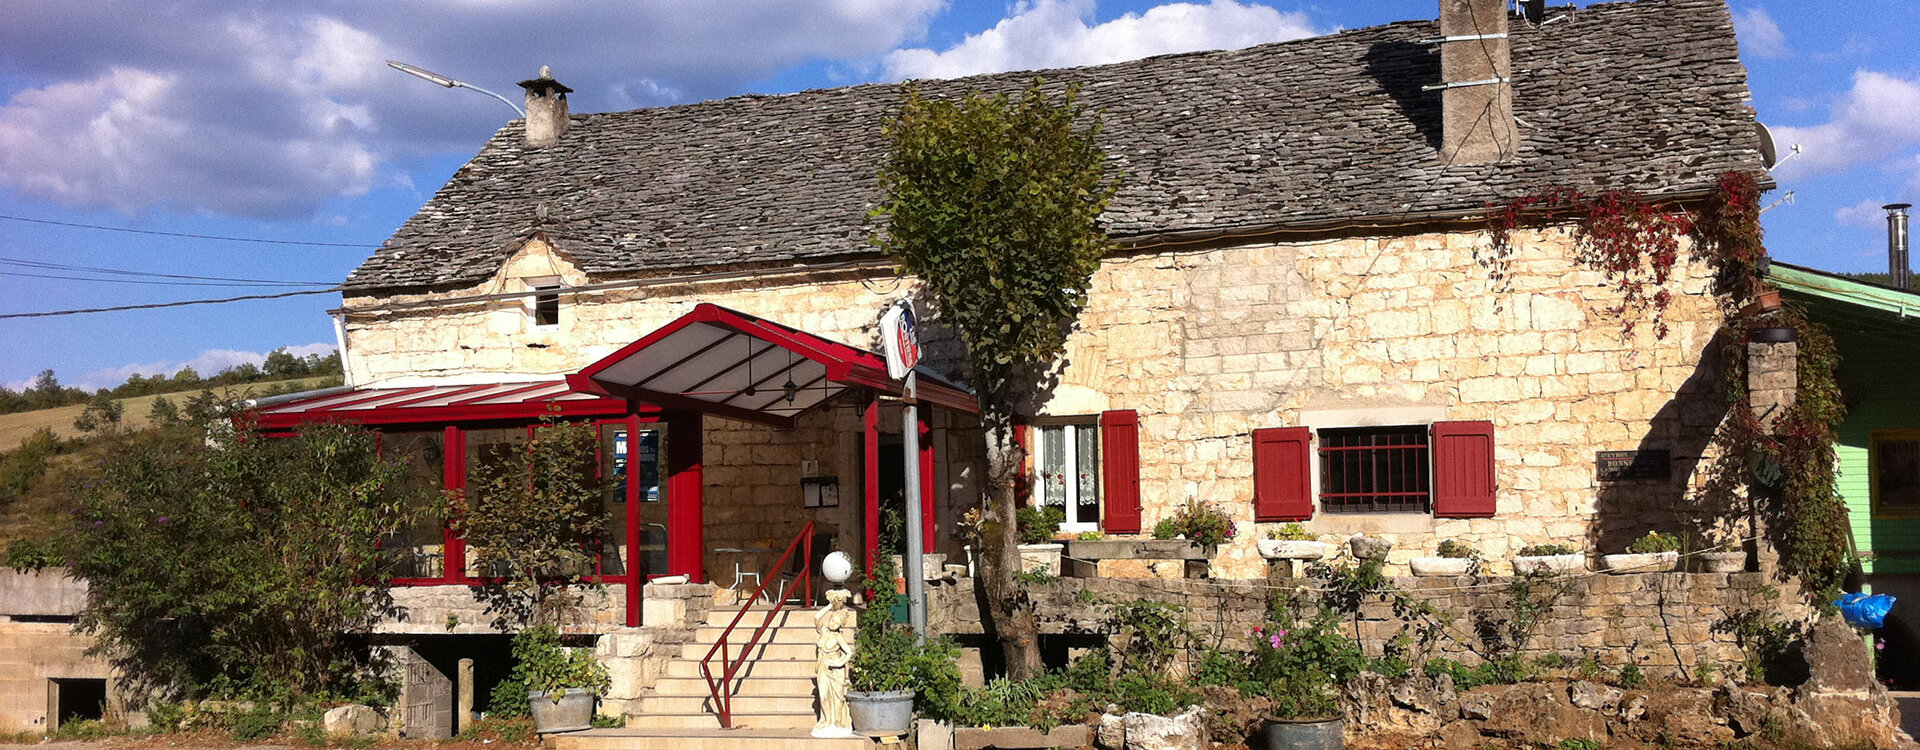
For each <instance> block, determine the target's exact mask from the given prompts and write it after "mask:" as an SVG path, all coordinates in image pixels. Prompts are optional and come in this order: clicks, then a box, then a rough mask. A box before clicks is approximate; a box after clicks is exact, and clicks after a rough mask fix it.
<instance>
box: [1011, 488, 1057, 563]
mask: <svg viewBox="0 0 1920 750" xmlns="http://www.w3.org/2000/svg"><path fill="white" fill-rule="evenodd" d="M1066 520H1067V511H1066V509H1065V508H1061V507H1060V506H1058V505H1048V506H1045V507H1042V508H1035V507H1032V506H1028V507H1025V508H1021V509H1020V510H1018V511H1015V512H1014V524H1015V526H1016V527H1017V529H1018V533H1019V534H1020V569H1021V571H1022V572H1033V571H1036V570H1044V571H1046V572H1047V574H1048V575H1056V576H1057V575H1060V551H1061V550H1063V549H1065V545H1062V544H1060V543H1058V542H1055V541H1054V540H1053V537H1054V535H1056V534H1058V533H1060V524H1062V523H1065V522H1066Z"/></svg>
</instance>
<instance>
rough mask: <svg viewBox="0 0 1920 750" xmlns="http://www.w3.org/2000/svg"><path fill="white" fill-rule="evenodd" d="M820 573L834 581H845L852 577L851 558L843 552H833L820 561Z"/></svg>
mask: <svg viewBox="0 0 1920 750" xmlns="http://www.w3.org/2000/svg"><path fill="white" fill-rule="evenodd" d="M820 574H821V575H823V576H826V577H827V580H829V581H832V582H834V583H846V582H847V579H848V578H851V577H853V559H852V558H850V557H847V553H845V552H835V553H832V554H829V555H827V559H825V560H821V561H820Z"/></svg>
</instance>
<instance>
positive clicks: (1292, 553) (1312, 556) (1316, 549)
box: [1253, 539, 1333, 560]
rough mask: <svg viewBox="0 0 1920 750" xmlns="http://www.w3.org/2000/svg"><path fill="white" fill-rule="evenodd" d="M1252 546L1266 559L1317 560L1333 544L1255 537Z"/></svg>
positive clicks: (1331, 547) (1330, 549)
mask: <svg viewBox="0 0 1920 750" xmlns="http://www.w3.org/2000/svg"><path fill="white" fill-rule="evenodd" d="M1253 546H1255V547H1257V548H1259V550H1260V556H1261V557H1264V558H1266V559H1268V560H1318V559H1320V558H1323V557H1326V556H1327V554H1328V553H1330V552H1332V551H1333V545H1331V544H1328V543H1326V542H1309V541H1304V540H1299V539H1257V540H1255V541H1254V543H1253Z"/></svg>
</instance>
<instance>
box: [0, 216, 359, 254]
mask: <svg viewBox="0 0 1920 750" xmlns="http://www.w3.org/2000/svg"><path fill="white" fill-rule="evenodd" d="M0 219H5V220H7V221H24V222H28V223H32V224H51V225H53V226H56V227H75V228H78V229H98V230H101V231H105V232H126V233H128V234H151V235H157V236H161V237H184V238H187V239H193V240H219V241H221V242H255V243H260V244H263V245H306V246H309V247H357V248H369V247H379V245H367V244H361V243H355V242H309V241H306V240H269V239H263V238H260V237H228V236H225V235H218V234H192V233H189V232H162V231H158V230H153V229H130V228H127V227H110V226H105V225H101V224H82V223H79V222H73V221H54V220H52V219H32V218H28V217H25V216H8V215H6V214H0Z"/></svg>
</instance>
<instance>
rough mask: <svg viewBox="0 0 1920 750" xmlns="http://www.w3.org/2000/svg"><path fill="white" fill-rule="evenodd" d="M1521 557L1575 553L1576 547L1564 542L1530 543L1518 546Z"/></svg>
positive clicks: (1577, 551)
mask: <svg viewBox="0 0 1920 750" xmlns="http://www.w3.org/2000/svg"><path fill="white" fill-rule="evenodd" d="M1519 554H1520V556H1521V557H1549V556H1552V555H1577V554H1580V550H1579V548H1577V547H1573V546H1571V545H1566V544H1531V545H1528V546H1525V547H1521V548H1520V553H1519Z"/></svg>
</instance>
